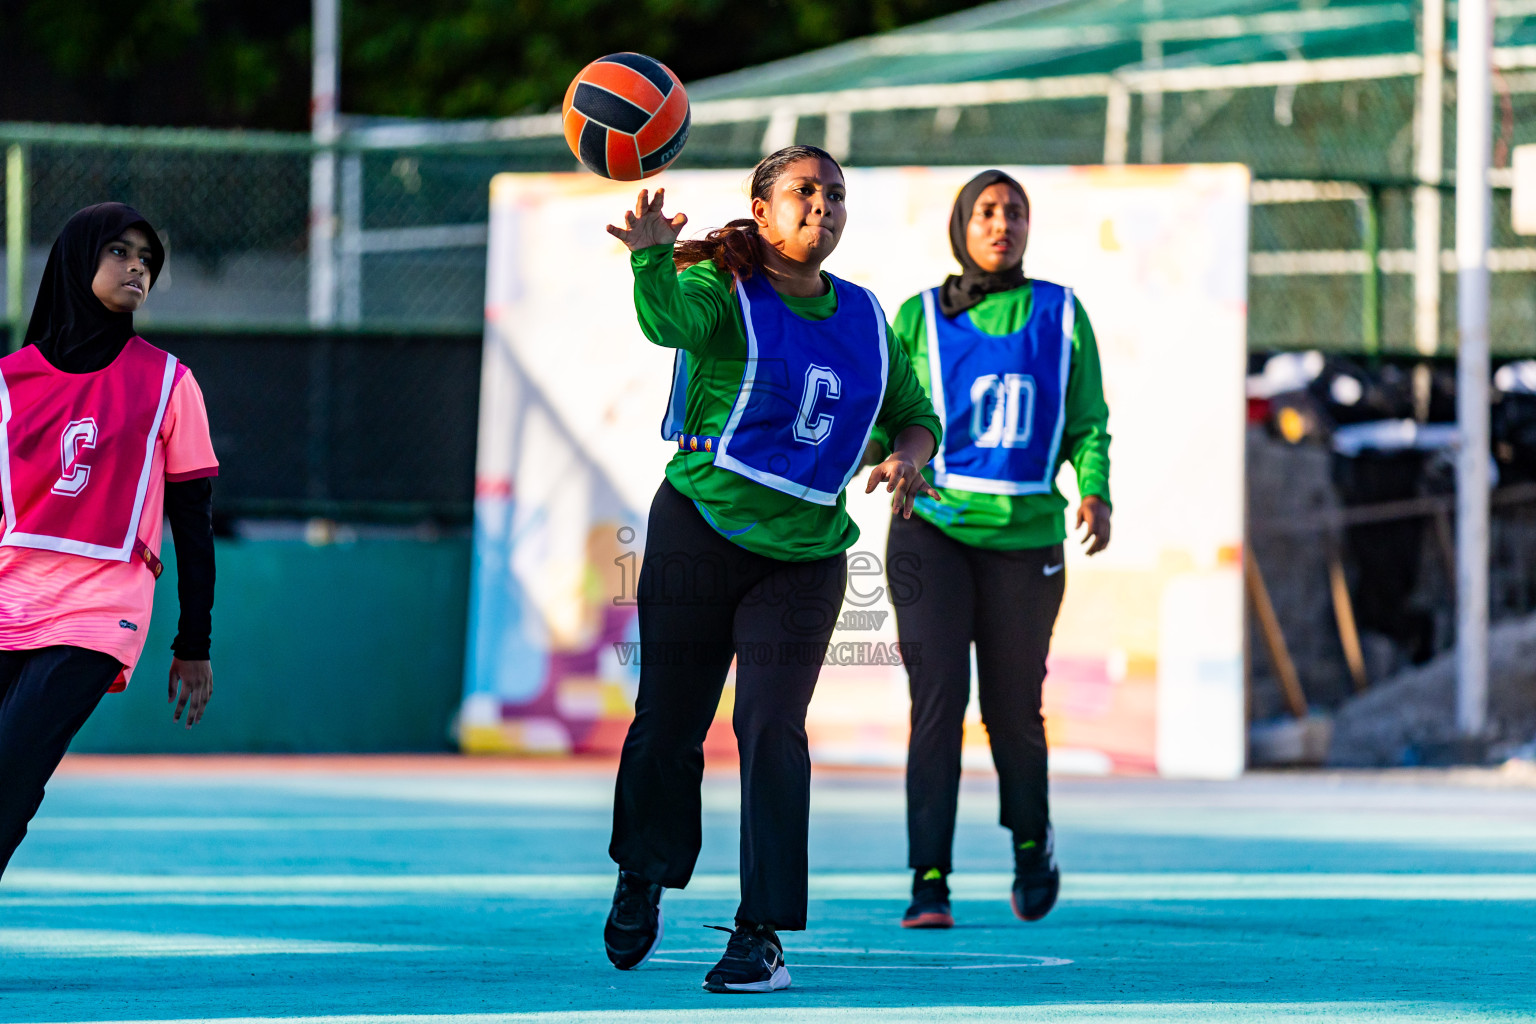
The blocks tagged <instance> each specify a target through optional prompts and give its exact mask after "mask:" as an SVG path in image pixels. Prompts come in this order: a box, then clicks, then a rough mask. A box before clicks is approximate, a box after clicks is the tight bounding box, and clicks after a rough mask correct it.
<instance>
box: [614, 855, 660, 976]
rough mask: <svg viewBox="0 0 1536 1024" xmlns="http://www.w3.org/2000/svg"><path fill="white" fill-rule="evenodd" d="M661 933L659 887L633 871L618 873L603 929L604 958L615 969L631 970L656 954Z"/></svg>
mask: <svg viewBox="0 0 1536 1024" xmlns="http://www.w3.org/2000/svg"><path fill="white" fill-rule="evenodd" d="M661 933H662V924H661V886H659V885H656V884H654V883H651V882H647V881H646V880H645V879H643V878H641V877H640V876H639V875H637V874H635V873H634V872H633V871H620V872H619V885H618V888H616V889H614V890H613V906H612V908H610V909H609V911H608V923H607V924H606V925H605V926H604V927H603V945H604V946H605V947H607V949H608V959H609V960H610V961H611V962H612V963H613V966H615V967H617V968H618V969H619V970H621V971H632V970H634V969H635V968H636V967H639V966H640V965H641V964H643V963H645V962H646V961H647V960H649V959H650V958H651V954H652V953H654V952H656V947H657V946H659V945H660V944H661Z"/></svg>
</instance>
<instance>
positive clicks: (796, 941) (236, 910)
mask: <svg viewBox="0 0 1536 1024" xmlns="http://www.w3.org/2000/svg"><path fill="white" fill-rule="evenodd" d="M611 785H612V767H611V766H609V765H603V764H596V765H593V764H585V765H583V764H576V765H559V764H526V763H491V762H480V761H465V760H460V759H456V758H422V759H383V760H368V759H353V760H328V759H292V760H287V759H266V758H260V759H244V760H242V759H202V760H200V759H190V758H189V759H184V760H165V759H148V760H135V759H121V760H114V759H95V758H83V759H75V760H73V761H69V762H66V767H65V769H64V771H62V772H61V774H60V775H59V776H58V777H57V778H55V780H54V782H53V783H52V785H51V786H50V787H49V795H48V799H47V801H46V802H45V804H44V808H43V811H42V813H41V814H40V815H39V817H38V818H37V820H36V822H35V823H34V827H33V829H32V832H31V834H30V836H29V837H28V838H27V840H26V842H25V843H24V844H23V845H22V847H21V849H20V851H19V852H18V854H17V856H16V858H15V860H14V861H13V863H12V865H11V870H10V871H9V872H8V873H7V874H6V876H5V878H4V880H3V882H0V1020H3V1021H6V1022H20V1021H38V1022H41V1021H134V1022H150V1021H155V1022H160V1021H194V1020H197V1021H205V1020H215V1021H230V1020H235V1019H239V1020H252V1021H258V1020H259V1021H273V1022H277V1021H281V1022H293V1024H354V1022H355V1024H362V1022H372V1021H379V1022H388V1024H503V1022H505V1024H510V1022H524V1021H539V1022H561V1024H565V1022H571V1024H575V1022H586V1021H594V1022H617V1021H644V1022H655V1024H663V1022H674V1021H676V1022H695V1021H713V1020H727V1021H736V1020H740V1021H754V1020H763V1021H773V1022H776V1024H777V1022H794V1021H827V1022H831V1021H837V1022H845V1021H848V1022H856V1021H878V1022H880V1024H904V1022H922V1024H943V1022H949V1021H994V1020H996V1021H1050V1022H1061V1024H1075V1022H1097V1021H1105V1022H1132V1021H1198V1022H1229V1021H1267V1020H1316V1021H1325V1020H1326V1021H1356V1020H1358V1021H1453V1020H1454V1021H1462V1020H1466V1021H1484V1020H1487V1021H1530V1020H1533V1019H1536V788H1532V787H1531V786H1530V785H1529V784H1528V783H1527V784H1525V785H1521V784H1519V783H1518V782H1516V781H1512V780H1508V779H1506V777H1504V776H1501V775H1499V774H1497V773H1485V774H1478V773H1471V774H1465V775H1435V774H1429V773H1420V774H1414V775H1360V776H1350V775H1321V774H1319V775H1304V774H1298V775H1289V774H1287V775H1258V776H1250V777H1248V778H1246V779H1244V780H1241V781H1239V782H1234V783H1175V782H1164V781H1158V780H1152V779H1058V780H1056V781H1055V783H1054V786H1053V796H1054V816H1055V820H1056V822H1057V829H1058V849H1059V853H1060V859H1061V861H1062V864H1063V867H1064V871H1065V882H1064V886H1063V891H1062V899H1061V903H1060V904H1059V905H1058V907H1057V909H1056V911H1055V912H1054V913H1053V914H1052V915H1051V916H1050V917H1048V918H1047V919H1046V920H1044V921H1042V922H1040V923H1038V924H1033V925H1025V924H1022V923H1020V922H1018V921H1016V920H1014V919H1013V917H1012V915H1011V914H1010V912H1009V908H1008V904H1007V890H1008V883H1009V875H1008V874H1007V873H1006V869H1007V867H1008V861H1007V842H1006V839H1005V836H1004V834H1003V833H1002V832H1001V830H1000V829H999V828H998V827H997V825H996V824H995V819H996V805H997V796H996V787H995V783H994V782H993V781H992V780H990V779H988V778H986V777H983V776H978V777H975V778H971V777H968V778H967V780H966V783H965V791H964V795H963V797H962V801H961V822H960V826H959V834H958V839H957V848H956V854H957V861H956V874H955V876H954V886H955V895H956V903H955V916H956V918H957V920H958V926H957V927H956V928H955V929H954V930H952V931H948V932H937V931H930V932H911V931H903V930H902V929H901V928H899V927H898V926H897V920H898V919H899V917H900V915H901V912H902V909H903V907H904V906H905V896H906V890H907V885H908V881H909V877H910V876H909V875H908V873H907V872H906V871H905V868H904V861H905V845H904V844H905V831H904V824H903V820H904V819H903V814H904V809H903V796H902V781H901V777H900V776H899V775H896V774H886V773H872V772H871V773H838V772H830V771H819V772H818V774H817V778H816V782H815V789H814V800H815V811H814V815H813V820H812V825H811V850H810V863H811V927H810V929H809V930H808V931H806V932H804V933H798V934H796V933H786V934H785V935H784V938H785V940H786V956H787V959H788V963H789V966H790V970H791V972H792V974H793V977H794V985H793V987H792V988H790V989H789V990H787V991H785V992H780V993H775V994H771V995H757V996H719V995H710V994H708V993H706V992H704V991H703V990H702V989H701V988H700V982H701V981H702V978H703V975H704V972H705V970H706V969H707V968H708V966H709V965H710V964H712V963H713V962H714V960H715V958H716V957H717V956H718V955H719V953H720V952H721V950H722V949H723V944H724V936H723V935H721V934H720V933H719V932H715V931H709V930H707V929H706V928H705V927H704V926H705V925H708V924H729V923H730V920H731V915H732V911H733V910H734V908H735V895H734V894H735V888H736V879H735V869H736V779H735V776H734V773H732V772H728V771H722V772H719V773H711V774H710V776H709V777H708V779H707V780H706V783H705V819H704V852H703V856H702V857H701V859H700V864H699V871H698V874H697V875H696V877H695V879H694V883H693V885H692V886H690V887H689V888H688V889H687V890H686V891H680V892H679V891H670V892H668V893H667V895H666V898H665V900H664V903H663V906H664V909H665V911H666V937H665V939H664V941H663V943H662V946H661V949H660V951H659V952H658V953H657V955H656V958H655V959H654V960H653V961H652V962H651V963H649V964H647V965H646V966H645V967H644V968H642V969H641V970H638V971H634V972H631V973H620V972H618V971H615V970H613V969H612V968H611V967H610V966H609V965H608V963H607V961H606V959H605V958H604V955H603V949H602V939H601V928H602V922H603V916H604V913H605V912H606V908H607V904H608V900H609V897H610V895H611V892H612V886H613V867H612V865H611V864H610V863H609V861H608V859H607V856H606V845H607V839H608V822H609V813H610V804H609V801H610V794H611V791H612V790H611Z"/></svg>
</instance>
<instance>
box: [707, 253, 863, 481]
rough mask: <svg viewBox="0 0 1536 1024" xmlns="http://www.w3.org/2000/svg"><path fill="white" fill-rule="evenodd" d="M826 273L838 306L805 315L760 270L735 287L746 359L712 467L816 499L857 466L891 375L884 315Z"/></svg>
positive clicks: (849, 477)
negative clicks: (824, 314) (820, 315)
mask: <svg viewBox="0 0 1536 1024" xmlns="http://www.w3.org/2000/svg"><path fill="white" fill-rule="evenodd" d="M827 278H828V279H829V280H830V281H831V282H832V288H833V289H834V290H835V291H836V293H837V312H836V313H834V314H832V316H830V317H828V318H827V319H825V320H806V319H805V318H803V317H800V316H797V315H796V314H795V313H793V312H791V311H790V309H789V307H788V306H786V305H785V304H784V300H783V299H781V298H779V293H778V292H776V291H774V290H773V286H772V285H770V284H768V282H767V281H765V280H763V275H762V274H760V273H759V274H753V275H752V276H751V277H749V278H747V279H746V280H744V281H741V282H738V284H737V285H736V297H737V299H738V300H739V301H740V303H741V319H742V326H743V328H744V329H745V333H746V336H747V363H746V368H745V370H744V372H743V373H742V378H741V390H740V391H739V392H737V395H736V404H735V406H734V407H733V408H732V409H731V415H730V419H729V420H727V422H726V425H725V430H724V431H723V432H722V433H721V435H720V445H719V447H718V449H717V450H716V452H715V458H714V464H715V465H716V466H719V467H720V468H721V469H728V470H730V471H731V472H733V473H739V474H741V475H742V476H744V477H746V478H747V479H749V480H753V481H756V482H757V483H760V484H762V485H764V486H765V487H771V488H773V489H774V490H776V491H780V492H782V493H784V494H790V495H793V496H795V497H797V498H803V499H805V500H806V501H812V502H815V503H816V504H818V505H835V504H837V499H838V496H839V495H840V494H841V493H842V492H843V488H845V487H847V486H848V481H850V480H852V479H853V475H854V474H855V473H856V472H858V469H859V463H860V461H861V459H862V458H863V455H864V446H865V445H866V444H868V443H869V437H870V433H871V432H872V431H873V430H874V426H875V419H876V417H877V416H878V415H879V413H880V406H881V404H882V403H883V402H884V400H885V382H886V377H887V376H888V375H889V373H890V365H889V362H890V354H889V352H888V351H887V349H886V324H885V313H884V311H883V310H881V308H880V303H879V302H878V301H876V299H875V297H874V295H873V294H872V293H871V292H870V291H869V290H868V289H866V288H862V287H860V286H858V285H856V284H850V283H849V282H847V281H844V280H842V279H841V278H837V277H833V276H832V275H831V274H828V275H827Z"/></svg>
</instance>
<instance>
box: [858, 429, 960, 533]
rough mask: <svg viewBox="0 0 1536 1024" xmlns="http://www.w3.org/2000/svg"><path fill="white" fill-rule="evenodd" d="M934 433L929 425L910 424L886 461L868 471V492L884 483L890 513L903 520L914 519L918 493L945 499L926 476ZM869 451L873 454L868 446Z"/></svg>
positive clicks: (866, 489)
mask: <svg viewBox="0 0 1536 1024" xmlns="http://www.w3.org/2000/svg"><path fill="white" fill-rule="evenodd" d="M934 447H935V445H934V440H933V435H932V434H931V433H929V432H928V428H926V427H917V426H913V427H908V428H907V429H905V430H903V431H902V432H901V433H900V435H898V436H897V438H896V447H895V450H894V451H892V452H891V454H890V456H889V457H888V458H886V460H885V461H884V462H882V463H880V464H879V465H878V466H876V467H875V468H874V469H872V470H870V471H869V482H868V483H867V484H866V485H865V486H864V493H865V494H872V493H874V490H875V488H876V487H877V486H879V485H880V484H881V483H882V482H884V484H885V491H886V493H887V494H889V495H891V515H893V516H894V515H899V516H901V517H902V518H903V519H911V518H912V505H913V503H914V502H915V501H917V496H918V495H919V494H926V495H927V496H928V497H930V498H932V499H934V500H935V501H943V500H944V498H943V497H942V496H941V495H940V494H939V492H938V491H936V490H934V489H933V487H932V485H930V484H929V483H928V481H927V480H926V479H924V477H923V467H924V466H926V465H927V464H928V460H929V459H930V458H932V457H933V451H934ZM866 454H870V453H869V452H868V450H867V449H866Z"/></svg>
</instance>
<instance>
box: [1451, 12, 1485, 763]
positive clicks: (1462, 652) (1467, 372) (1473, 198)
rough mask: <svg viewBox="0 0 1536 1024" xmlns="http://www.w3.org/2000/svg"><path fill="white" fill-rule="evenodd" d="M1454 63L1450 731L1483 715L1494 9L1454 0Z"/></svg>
mask: <svg viewBox="0 0 1536 1024" xmlns="http://www.w3.org/2000/svg"><path fill="white" fill-rule="evenodd" d="M1456 22H1457V42H1456V49H1457V57H1458V60H1457V67H1456V299H1457V312H1456V319H1457V327H1458V328H1459V334H1460V349H1459V352H1458V354H1457V357H1456V416H1457V419H1458V421H1459V423H1460V431H1459V434H1460V448H1459V450H1458V452H1457V456H1456V725H1457V728H1458V729H1460V730H1461V732H1462V733H1463V734H1465V735H1469V736H1476V735H1479V734H1480V733H1482V731H1483V727H1484V725H1485V723H1486V722H1487V718H1488V463H1489V447H1488V301H1489V291H1488V244H1489V241H1490V237H1491V233H1492V229H1491V209H1492V206H1493V195H1492V191H1491V189H1490V188H1489V185H1488V168H1489V164H1490V163H1491V161H1492V155H1493V154H1492V150H1493V91H1492V83H1491V81H1490V77H1491V72H1490V67H1491V65H1492V62H1493V10H1492V5H1491V4H1490V3H1489V0H1461V3H1460V5H1459V8H1458V12H1457V16H1456Z"/></svg>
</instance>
